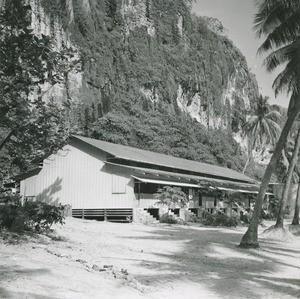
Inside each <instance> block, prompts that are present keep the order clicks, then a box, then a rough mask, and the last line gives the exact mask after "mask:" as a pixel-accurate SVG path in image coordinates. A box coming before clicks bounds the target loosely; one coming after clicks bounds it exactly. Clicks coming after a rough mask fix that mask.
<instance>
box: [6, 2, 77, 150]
mask: <svg viewBox="0 0 300 299" xmlns="http://www.w3.org/2000/svg"><path fill="white" fill-rule="evenodd" d="M29 3H30V2H29ZM31 16H32V9H31V6H30V5H29V4H28V1H24V0H6V1H4V2H3V3H2V6H1V8H0V129H1V131H2V132H6V135H4V134H1V135H2V136H1V138H2V140H1V141H0V151H1V149H2V148H3V147H4V146H7V145H8V143H9V142H11V141H12V139H13V142H14V145H16V144H15V143H18V146H22V151H23V153H25V152H28V153H29V152H30V148H32V145H34V144H37V142H38V141H39V142H40V143H41V142H42V141H43V140H40V138H39V137H41V136H44V137H43V138H44V139H45V138H46V137H48V138H47V143H46V144H45V145H44V146H46V147H45V149H46V151H47V150H49V149H50V148H51V146H50V147H47V145H49V141H51V142H55V141H54V139H55V138H54V136H56V133H57V132H58V131H59V130H60V132H61V129H62V124H63V119H64V115H63V111H62V109H58V108H57V107H55V105H53V103H45V102H44V101H43V100H42V92H41V86H43V84H45V83H48V84H50V85H54V84H56V83H60V82H62V81H63V80H64V75H65V73H66V72H68V71H69V70H70V69H69V67H70V64H69V62H68V59H69V58H70V57H71V56H72V55H73V53H72V49H69V48H66V47H63V48H62V49H61V50H60V51H58V50H55V48H54V46H53V44H52V39H51V37H49V36H44V35H41V37H38V36H36V35H34V33H33V30H32V28H31ZM58 110H59V111H58ZM58 123H59V126H57V124H58ZM52 127H55V129H52ZM50 132H52V133H53V134H54V135H51V134H50ZM58 135H59V137H62V135H61V134H58ZM53 138H54V139H53ZM57 139H61V138H56V140H57ZM25 146H27V148H26V149H25V151H24V147H25ZM40 149H41V146H40ZM14 150H15V149H14ZM19 153H21V151H19ZM29 154H30V153H29Z"/></svg>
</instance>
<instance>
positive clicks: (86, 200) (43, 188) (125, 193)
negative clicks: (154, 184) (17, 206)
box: [21, 144, 135, 209]
mask: <svg viewBox="0 0 300 299" xmlns="http://www.w3.org/2000/svg"><path fill="white" fill-rule="evenodd" d="M105 159H106V154H105V153H104V152H102V151H100V150H98V149H94V148H91V147H90V146H86V145H83V144H80V145H76V144H74V145H66V146H65V147H64V148H63V149H62V150H61V151H59V152H58V153H57V154H55V155H51V156H50V157H48V158H47V159H45V160H44V162H43V168H42V170H41V171H40V173H39V174H38V175H37V176H36V177H35V184H33V181H34V180H28V179H26V180H25V182H24V181H23V182H21V186H22V191H23V192H24V195H25V196H29V194H27V190H28V189H29V190H31V189H32V188H35V192H36V194H35V195H36V198H37V199H38V200H43V201H45V202H48V203H54V204H57V203H62V204H70V205H71V206H72V208H73V209H82V208H85V209H89V208H90V209H92V208H93V209H96V208H132V207H133V206H134V200H135V196H134V182H133V179H132V178H131V176H130V174H129V173H126V172H122V170H121V168H120V169H108V167H107V166H106V165H105V163H104V161H105ZM118 171H120V172H119V173H118ZM113 183H114V184H115V186H114V188H115V190H113ZM116 184H119V186H116ZM33 185H35V186H34V187H33ZM30 188H31V189H30ZM113 191H114V192H113Z"/></svg>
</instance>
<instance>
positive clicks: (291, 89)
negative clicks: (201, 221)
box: [240, 0, 300, 248]
mask: <svg viewBox="0 0 300 299" xmlns="http://www.w3.org/2000/svg"><path fill="white" fill-rule="evenodd" d="M257 5H258V13H257V14H256V17H255V29H256V30H257V35H258V37H261V36H262V35H264V36H266V39H265V41H264V42H263V44H262V45H261V47H260V49H259V52H268V51H273V52H272V53H271V54H270V55H269V56H268V57H267V58H266V60H265V65H266V67H267V70H269V71H272V70H273V69H275V68H276V67H277V66H279V65H281V64H283V63H286V67H285V69H284V70H283V71H282V72H281V73H280V74H279V75H278V77H277V78H276V79H275V82H274V85H273V87H274V89H275V93H278V92H280V91H283V90H285V91H287V92H288V93H289V94H291V99H290V103H289V107H288V118H287V120H286V123H285V125H284V127H283V129H282V132H281V135H280V137H279V140H278V142H277V144H276V147H275V150H274V153H273V155H272V158H271V160H270V162H269V164H268V166H267V169H266V171H265V174H264V177H263V180H262V182H261V185H260V190H259V193H258V195H257V199H256V204H255V208H254V212H253V216H252V219H251V222H250V225H249V227H248V230H247V231H246V233H245V235H244V236H243V238H242V240H241V243H240V246H241V247H246V248H249V247H252V248H256V247H259V244H258V238H257V230H258V224H259V217H260V213H261V209H262V204H263V200H264V197H265V194H266V191H267V188H268V184H269V182H270V178H271V176H272V173H273V171H274V169H275V167H276V165H277V162H278V160H279V158H280V155H281V151H282V149H283V147H284V145H285V142H286V139H287V136H288V134H289V131H290V129H291V127H292V125H293V123H294V120H295V118H296V116H297V115H298V113H299V111H300V5H299V0H257Z"/></svg>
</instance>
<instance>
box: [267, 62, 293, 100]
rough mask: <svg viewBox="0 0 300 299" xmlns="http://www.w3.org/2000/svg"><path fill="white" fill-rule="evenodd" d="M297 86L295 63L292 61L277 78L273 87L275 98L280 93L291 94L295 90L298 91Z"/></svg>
mask: <svg viewBox="0 0 300 299" xmlns="http://www.w3.org/2000/svg"><path fill="white" fill-rule="evenodd" d="M297 84H298V83H297V77H296V71H295V63H294V62H293V61H290V62H289V63H288V64H287V65H286V67H285V69H284V70H283V71H282V72H281V73H280V74H278V76H277V77H276V78H275V80H274V82H273V85H272V87H273V89H274V91H275V96H277V95H278V94H279V93H280V92H284V91H285V92H287V93H290V92H292V91H293V90H297V89H298V87H297Z"/></svg>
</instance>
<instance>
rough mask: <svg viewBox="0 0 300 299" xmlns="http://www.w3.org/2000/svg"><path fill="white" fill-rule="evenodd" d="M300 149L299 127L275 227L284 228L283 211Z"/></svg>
mask: <svg viewBox="0 0 300 299" xmlns="http://www.w3.org/2000/svg"><path fill="white" fill-rule="evenodd" d="M299 149H300V128H299V129H298V133H297V137H296V141H295V146H294V150H293V154H292V159H291V162H290V165H289V169H288V173H287V176H286V181H285V184H284V187H283V192H282V197H281V200H280V204H279V209H278V215H277V221H276V224H275V228H283V212H284V208H285V205H286V202H287V199H288V195H289V191H290V186H291V182H292V177H293V173H294V169H295V166H296V163H297V161H298V154H299Z"/></svg>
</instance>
